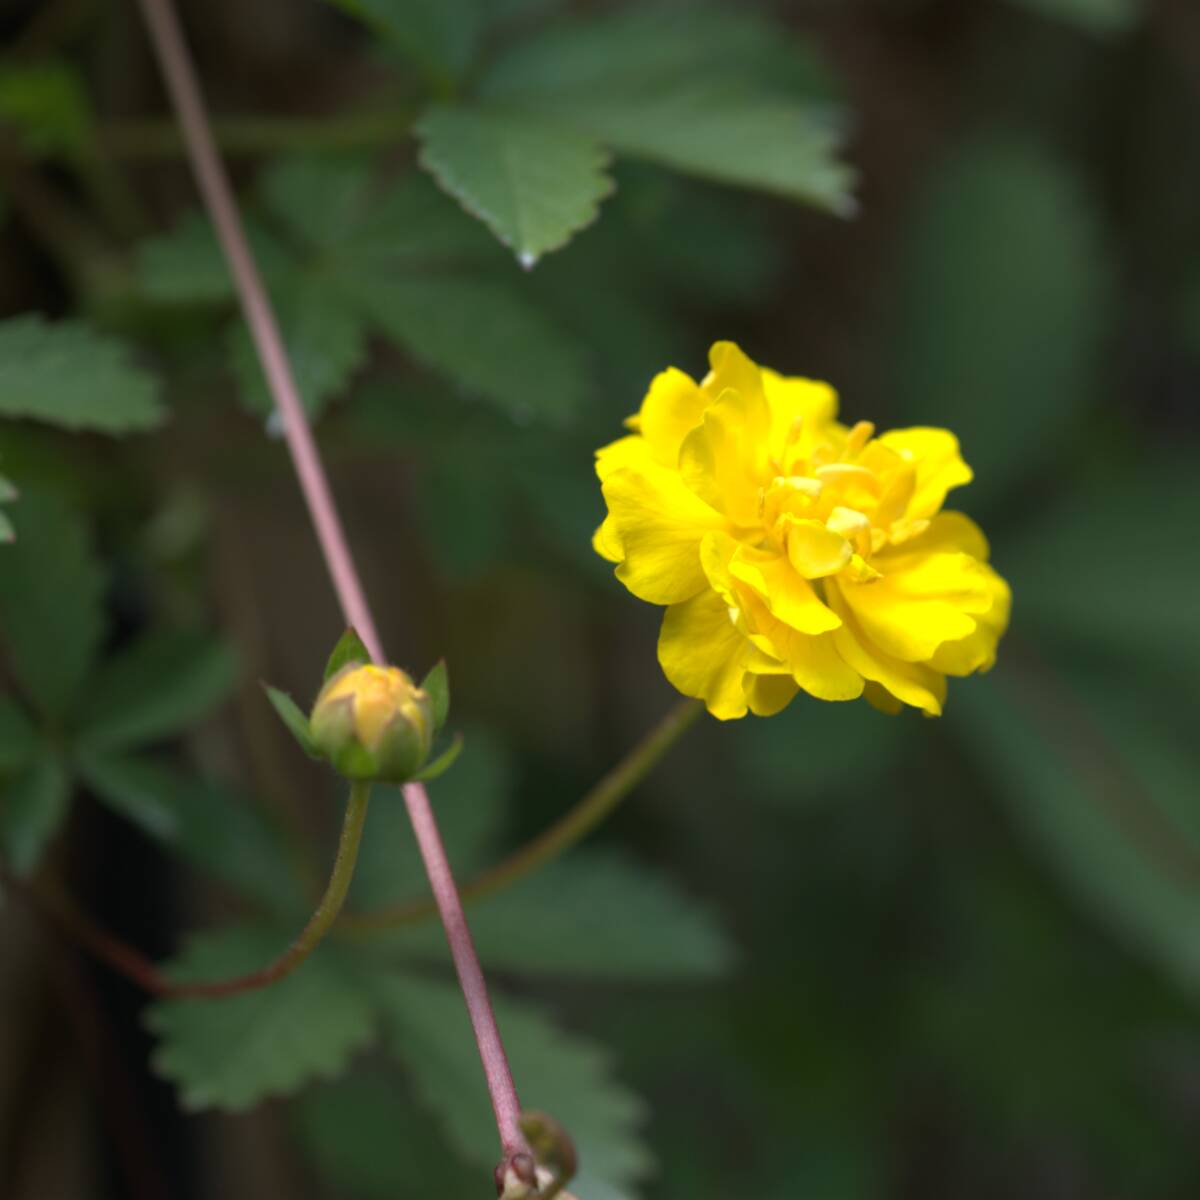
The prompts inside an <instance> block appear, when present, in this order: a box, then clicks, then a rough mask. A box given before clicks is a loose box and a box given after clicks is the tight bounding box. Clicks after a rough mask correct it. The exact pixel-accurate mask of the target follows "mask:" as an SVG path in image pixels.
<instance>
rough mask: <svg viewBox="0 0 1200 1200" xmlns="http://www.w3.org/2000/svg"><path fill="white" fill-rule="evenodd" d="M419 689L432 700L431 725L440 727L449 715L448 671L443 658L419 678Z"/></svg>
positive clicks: (436, 727)
mask: <svg viewBox="0 0 1200 1200" xmlns="http://www.w3.org/2000/svg"><path fill="white" fill-rule="evenodd" d="M421 689H422V690H423V691H426V692H428V693H429V698H430V699H431V700H432V701H433V727H434V729H441V727H442V726H443V725H445V723H446V718H447V717H448V716H449V715H450V672H449V670H448V669H447V667H446V660H445V659H444V658H439V659H438V660H437V662H436V663H434V665H433V667H432V668H431V669H430V671H429V674H428V675H426V676H425V678H424V679H422V680H421Z"/></svg>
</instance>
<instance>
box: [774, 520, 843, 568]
mask: <svg viewBox="0 0 1200 1200" xmlns="http://www.w3.org/2000/svg"><path fill="white" fill-rule="evenodd" d="M783 524H784V528H785V529H786V531H787V532H786V535H785V536H786V540H787V552H788V558H789V559H790V560H791V564H792V566H793V567H795V568H796V570H797V571H799V572H800V574H801V575H803V576H804V578H805V579H823V578H824V577H825V576H826V575H834V574H836V573H837V572H838V571H840V570H841V569H842V568H843V567H844V566H845V565H846V564H847V563H848V562H849V561H850V557H851V555H852V554H853V553H854V547H853V546H851V545H850V543H849V542H848V541H846V539H845V538H844V537H842V535H841V534H840V533H835V532H834V531H833V530H832V529H829V528H828V527H827V526H826V525H825V523H824V522H823V521H815V520H812V519H806V518H797V517H792V516H785V517H784V519H783Z"/></svg>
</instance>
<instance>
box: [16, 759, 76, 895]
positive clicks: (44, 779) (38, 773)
mask: <svg viewBox="0 0 1200 1200" xmlns="http://www.w3.org/2000/svg"><path fill="white" fill-rule="evenodd" d="M70 800H71V787H70V781H69V780H68V778H67V773H66V771H65V770H64V768H63V765H62V763H61V762H60V761H59V760H58V759H57V758H56V757H54V756H53V755H52V754H49V753H44V754H42V755H41V756H40V757H39V758H38V759H36V761H34V762H33V763H31V764H30V765H29V766H28V767H26V768H25V770H24V771H22V772H21V773H20V774H19V775H17V776H16V777H15V778H14V779H13V780H11V782H9V783H8V784H7V785H6V786H5V787H4V788H3V790H2V791H0V848H2V849H3V851H4V857H5V858H6V859H7V860H8V865H9V867H10V868H11V869H12V870H13V871H14V872H15V873H16V874H17V875H29V874H31V873H32V872H33V870H34V868H35V867H36V866H37V865H38V863H39V862H40V861H41V858H42V854H43V852H44V851H45V849H46V846H47V845H48V844H49V842H50V840H51V838H53V837H54V835H55V834H56V833H57V832H58V831H59V829H61V828H62V825H63V822H64V821H65V820H66V818H67V811H68V809H69V806H70Z"/></svg>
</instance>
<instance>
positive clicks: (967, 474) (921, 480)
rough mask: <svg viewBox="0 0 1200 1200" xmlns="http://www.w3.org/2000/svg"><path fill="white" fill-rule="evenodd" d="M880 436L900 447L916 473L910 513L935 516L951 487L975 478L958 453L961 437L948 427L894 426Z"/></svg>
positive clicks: (886, 441)
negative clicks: (897, 427)
mask: <svg viewBox="0 0 1200 1200" xmlns="http://www.w3.org/2000/svg"><path fill="white" fill-rule="evenodd" d="M878 440H879V441H880V442H882V443H883V445H885V446H887V447H889V448H890V449H892V450H896V451H898V452H899V453H900V455H901V456H902V457H903V458H904V459H905V460H906V461H908V462H910V463H912V465H913V468H914V469H915V471H916V473H917V484H916V489H915V490H914V492H913V497H912V499H911V500H910V501H909V505H908V513H907V515H908V516H910V517H932V516H933V514H934V513H935V512H937V511H938V509H940V508H941V507H942V502H943V501H944V500H945V499H946V493H947V492H948V491H949V490H950V489H951V488H956V487H959V486H961V485H962V484H964V483H970V482H971V480H972V479H973V478H974V475H973V473H972V471H971V468H970V467H968V466H967V464H966V463H965V462H963V459H962V455H961V454H960V453H959V449H958V438H956V437H955V436H954V434H952V433H951V432H950V431H949V430H948V429H930V428H927V427H917V428H914V429H893V430H891V431H890V432H888V433H885V434H883V436H882V437H880V438H879V439H878Z"/></svg>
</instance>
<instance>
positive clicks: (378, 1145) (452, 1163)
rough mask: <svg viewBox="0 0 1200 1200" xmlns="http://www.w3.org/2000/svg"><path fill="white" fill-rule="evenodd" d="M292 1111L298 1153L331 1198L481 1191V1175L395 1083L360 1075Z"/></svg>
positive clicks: (385, 1199)
mask: <svg viewBox="0 0 1200 1200" xmlns="http://www.w3.org/2000/svg"><path fill="white" fill-rule="evenodd" d="M294 1113H295V1125H296V1128H297V1130H298V1132H299V1135H300V1141H301V1143H302V1144H303V1147H304V1149H305V1150H306V1151H307V1152H308V1154H309V1156H310V1157H311V1158H312V1160H313V1161H314V1162H315V1163H316V1165H317V1167H318V1168H319V1169H320V1171H321V1173H322V1175H324V1177H325V1178H326V1179H327V1180H328V1181H329V1182H330V1183H331V1184H333V1185H334V1191H335V1194H337V1195H343V1194H348V1195H351V1196H356V1197H357V1196H361V1197H364V1198H366V1200H373V1198H375V1197H377V1198H378V1200H397V1197H400V1196H406V1195H409V1194H411V1193H412V1190H413V1188H414V1187H416V1188H423V1189H426V1190H428V1189H431V1188H432V1189H434V1190H435V1191H438V1192H441V1193H442V1194H443V1195H445V1196H447V1197H451V1196H464V1197H466V1196H470V1195H472V1193H473V1192H475V1191H476V1190H482V1189H481V1188H480V1178H481V1173H480V1171H479V1170H478V1169H477V1168H474V1167H469V1166H467V1165H466V1164H464V1163H463V1161H462V1159H461V1157H460V1156H459V1155H458V1154H457V1153H455V1152H454V1151H453V1150H451V1148H450V1146H449V1145H448V1143H447V1142H446V1139H445V1138H444V1137H443V1136H442V1133H441V1130H440V1129H439V1128H438V1127H437V1125H435V1124H434V1122H433V1120H432V1119H431V1118H430V1117H429V1116H428V1115H427V1114H426V1113H425V1112H424V1111H422V1110H421V1109H420V1108H419V1107H418V1106H417V1105H416V1103H415V1102H414V1101H413V1100H412V1099H411V1098H410V1097H409V1096H408V1095H406V1093H405V1090H404V1088H402V1087H401V1086H400V1085H399V1081H398V1080H395V1079H389V1078H387V1077H385V1076H384V1075H382V1074H379V1073H372V1074H369V1075H361V1074H358V1075H352V1076H350V1077H349V1078H346V1079H341V1080H339V1081H338V1082H337V1083H334V1084H324V1085H321V1086H319V1087H315V1088H310V1089H308V1090H307V1091H305V1093H304V1094H303V1095H302V1096H301V1097H300V1098H299V1100H298V1101H297V1102H296V1104H295V1107H294ZM483 1186H484V1188H486V1184H484V1185H483Z"/></svg>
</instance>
